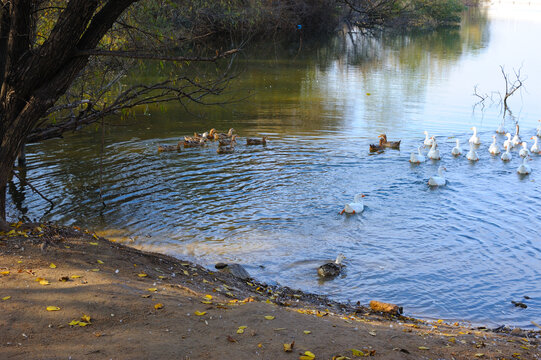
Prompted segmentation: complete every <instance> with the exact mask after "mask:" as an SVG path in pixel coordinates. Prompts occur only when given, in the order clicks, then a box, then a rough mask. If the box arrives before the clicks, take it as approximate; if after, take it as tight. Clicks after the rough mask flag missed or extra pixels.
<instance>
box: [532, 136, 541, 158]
mask: <svg viewBox="0 0 541 360" xmlns="http://www.w3.org/2000/svg"><path fill="white" fill-rule="evenodd" d="M532 139H533V145H532V148H531V149H530V151H531V152H532V154H539V153H541V152H540V150H539V145H538V144H537V136H532Z"/></svg>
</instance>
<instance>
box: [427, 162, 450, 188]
mask: <svg viewBox="0 0 541 360" xmlns="http://www.w3.org/2000/svg"><path fill="white" fill-rule="evenodd" d="M443 170H447V169H446V168H444V167H443V166H440V167H439V168H438V175H437V176H436V175H434V176H431V177H430V179H428V185H429V186H444V185H445V184H446V183H447V180H446V179H445V178H444V177H443Z"/></svg>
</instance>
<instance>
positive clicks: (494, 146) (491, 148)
mask: <svg viewBox="0 0 541 360" xmlns="http://www.w3.org/2000/svg"><path fill="white" fill-rule="evenodd" d="M492 139H493V140H492V144H490V146H489V147H488V152H489V153H491V154H492V155H498V154H499V153H500V152H501V151H500V147H499V146H498V144H496V135H492Z"/></svg>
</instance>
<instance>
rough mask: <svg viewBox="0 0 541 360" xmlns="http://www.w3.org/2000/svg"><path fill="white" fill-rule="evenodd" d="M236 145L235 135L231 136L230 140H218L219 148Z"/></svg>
mask: <svg viewBox="0 0 541 360" xmlns="http://www.w3.org/2000/svg"><path fill="white" fill-rule="evenodd" d="M233 144H237V135H233V136H231V138H225V139H220V140H218V145H219V146H226V145H233Z"/></svg>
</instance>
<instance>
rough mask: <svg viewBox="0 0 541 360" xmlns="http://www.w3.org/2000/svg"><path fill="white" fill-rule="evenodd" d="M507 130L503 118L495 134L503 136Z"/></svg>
mask: <svg viewBox="0 0 541 360" xmlns="http://www.w3.org/2000/svg"><path fill="white" fill-rule="evenodd" d="M506 132H507V130H505V118H504V119H503V120H502V122H501V123H500V126H498V128H497V129H496V134H502V135H503V134H505V133H506Z"/></svg>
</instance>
